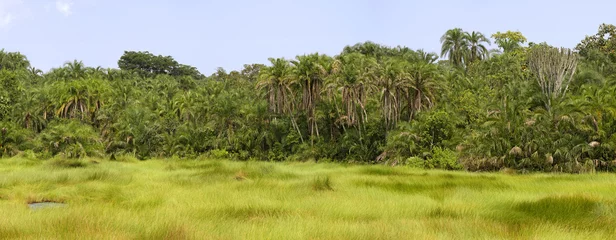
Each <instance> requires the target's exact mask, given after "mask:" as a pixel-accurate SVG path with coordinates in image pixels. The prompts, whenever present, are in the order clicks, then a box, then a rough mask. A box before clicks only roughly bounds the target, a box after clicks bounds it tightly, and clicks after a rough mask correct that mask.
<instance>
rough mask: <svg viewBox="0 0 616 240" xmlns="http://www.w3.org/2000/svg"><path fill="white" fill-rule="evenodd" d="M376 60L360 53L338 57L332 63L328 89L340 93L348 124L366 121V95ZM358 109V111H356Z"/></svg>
mask: <svg viewBox="0 0 616 240" xmlns="http://www.w3.org/2000/svg"><path fill="white" fill-rule="evenodd" d="M376 66H377V62H376V59H375V58H372V57H366V56H365V55H362V54H360V53H351V54H347V55H343V56H340V57H338V59H336V60H335V61H334V63H333V65H332V77H331V78H330V81H329V84H328V86H327V87H328V89H330V90H333V89H337V90H338V91H340V94H341V95H342V106H343V108H344V110H345V112H346V115H345V116H344V119H345V120H346V121H345V122H346V123H347V125H349V126H354V125H357V126H360V125H361V124H362V123H364V122H366V121H367V119H368V117H367V113H366V108H365V105H366V97H367V94H368V90H369V88H370V87H372V86H373V85H372V84H370V83H371V80H372V79H373V78H374V75H375V70H376ZM358 110H359V113H358Z"/></svg>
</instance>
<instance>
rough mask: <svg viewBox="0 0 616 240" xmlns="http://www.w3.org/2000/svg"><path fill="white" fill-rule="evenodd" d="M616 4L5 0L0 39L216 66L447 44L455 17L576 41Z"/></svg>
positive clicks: (34, 55) (64, 55)
mask: <svg viewBox="0 0 616 240" xmlns="http://www.w3.org/2000/svg"><path fill="white" fill-rule="evenodd" d="M614 9H616V1H614V0H585V1H579V0H575V1H574V0H544V1H541V0H517V1H495V0H489V1H486V0H474V1H471V0H430V1H429V0H421V1H417V0H406V1H405V0H305V1H304V0H303V1H300V0H296V1H291V0H218V1H210V0H175V1H173V0H0V49H2V48H4V49H5V51H11V52H13V51H18V52H21V53H22V54H25V55H26V56H27V57H28V59H29V60H30V62H31V63H32V65H33V66H35V67H37V68H39V69H42V70H44V71H47V70H49V69H51V68H54V67H59V66H61V65H62V64H63V63H64V62H67V61H72V60H82V61H83V62H84V63H85V64H86V65H88V66H102V67H117V61H118V59H119V58H120V56H122V54H123V53H124V51H126V50H128V51H150V52H152V53H154V54H157V55H159V54H160V55H165V56H167V55H170V56H173V57H174V58H175V59H176V60H177V61H178V62H180V63H182V64H188V65H192V66H195V67H197V68H198V69H199V70H200V71H201V72H202V73H204V74H211V73H213V72H214V71H215V70H216V68H218V67H223V68H225V69H226V70H227V71H231V70H241V69H242V66H243V65H244V64H250V63H267V59H268V58H270V57H284V58H289V59H290V58H294V57H295V56H297V55H302V54H307V53H314V52H319V53H325V54H329V55H336V54H338V53H340V52H341V51H342V48H343V47H344V46H346V45H353V44H355V43H358V42H364V41H368V40H369V41H373V42H377V43H380V44H384V45H389V46H398V45H401V46H407V47H410V48H412V49H424V50H426V51H431V52H439V51H440V42H439V40H440V37H441V36H442V35H443V33H445V31H447V30H448V29H451V28H456V27H459V28H462V29H463V30H465V31H479V32H482V33H484V34H486V35H491V34H493V33H495V32H497V31H507V30H513V31H520V32H522V33H523V34H524V35H525V36H526V37H527V38H528V39H529V41H531V42H547V43H548V44H551V45H554V46H562V47H569V48H573V47H575V45H576V44H577V43H579V42H580V41H581V40H582V39H583V38H584V37H585V36H586V35H592V34H595V33H596V32H597V30H598V27H599V25H600V24H602V23H611V24H616V14H614V12H613V11H614ZM493 48H496V46H493Z"/></svg>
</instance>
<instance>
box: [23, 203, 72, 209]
mask: <svg viewBox="0 0 616 240" xmlns="http://www.w3.org/2000/svg"><path fill="white" fill-rule="evenodd" d="M28 207H29V208H30V210H40V209H47V208H59V207H66V203H59V202H37V203H29V204H28Z"/></svg>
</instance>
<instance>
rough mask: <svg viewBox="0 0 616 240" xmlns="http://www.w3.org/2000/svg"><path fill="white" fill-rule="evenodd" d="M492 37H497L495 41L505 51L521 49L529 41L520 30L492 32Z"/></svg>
mask: <svg viewBox="0 0 616 240" xmlns="http://www.w3.org/2000/svg"><path fill="white" fill-rule="evenodd" d="M492 38H494V39H495V41H494V43H496V45H498V47H500V48H501V49H502V51H503V52H505V53H509V52H513V51H515V50H517V49H520V48H521V47H522V44H524V43H526V42H527V41H528V40H527V39H526V37H524V35H522V33H521V32H519V31H507V32H504V33H502V32H496V33H495V34H492Z"/></svg>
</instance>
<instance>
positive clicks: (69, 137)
mask: <svg viewBox="0 0 616 240" xmlns="http://www.w3.org/2000/svg"><path fill="white" fill-rule="evenodd" d="M37 141H38V142H39V143H40V148H41V149H39V150H40V151H41V152H49V153H51V155H52V156H56V155H58V154H62V155H63V156H64V157H66V158H83V157H100V156H101V155H102V152H103V144H102V142H101V140H100V137H99V134H98V132H97V131H96V130H95V129H94V128H93V127H92V126H90V125H87V124H83V123H81V122H79V121H77V120H68V121H55V122H52V123H51V124H49V127H48V128H47V129H45V130H44V131H43V132H41V134H39V136H38V137H37Z"/></svg>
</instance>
